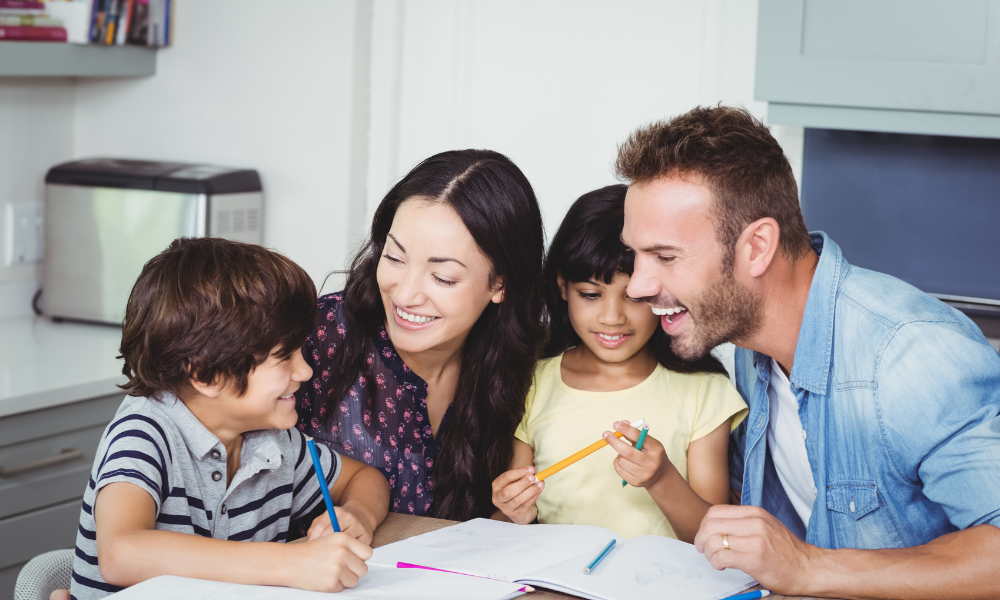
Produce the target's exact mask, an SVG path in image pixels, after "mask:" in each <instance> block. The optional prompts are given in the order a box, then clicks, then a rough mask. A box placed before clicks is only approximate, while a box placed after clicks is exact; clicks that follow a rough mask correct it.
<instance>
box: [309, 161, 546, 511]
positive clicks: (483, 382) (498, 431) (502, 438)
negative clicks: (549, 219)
mask: <svg viewBox="0 0 1000 600" xmlns="http://www.w3.org/2000/svg"><path fill="white" fill-rule="evenodd" d="M416 196H420V197H426V198H432V199H435V200H437V201H439V202H444V203H446V204H448V205H449V206H450V207H452V208H453V209H454V210H455V212H456V213H458V216H459V217H460V218H461V219H462V222H463V223H464V224H465V226H466V228H468V230H469V233H470V234H472V238H473V239H474V240H475V241H476V244H477V245H478V246H479V249H480V250H481V251H482V252H483V254H484V255H485V256H486V257H487V258H488V259H489V261H490V264H491V266H492V272H491V276H490V285H491V286H493V285H495V284H496V283H498V282H502V284H503V289H504V297H503V301H502V302H500V303H499V304H494V303H490V304H489V305H488V306H487V307H486V310H484V311H483V313H482V315H480V317H479V320H477V321H476V323H475V324H474V325H473V326H472V330H471V331H470V332H469V336H468V338H467V339H466V342H465V346H464V347H463V349H462V363H461V369H460V373H461V374H460V375H459V378H458V385H457V387H456V389H455V398H454V400H453V402H452V406H451V413H450V416H449V421H448V425H447V427H445V428H444V430H443V431H442V432H441V433H440V436H441V438H440V450H439V451H438V454H437V460H436V462H435V465H434V476H433V477H434V504H433V506H432V507H431V513H432V514H433V515H434V516H437V517H441V518H448V519H457V520H466V519H470V518H474V517H488V516H490V515H491V514H492V513H493V511H494V506H493V502H492V500H491V491H492V490H491V484H492V482H493V480H494V479H495V478H496V477H497V476H498V475H500V474H501V473H503V472H504V471H506V470H507V469H508V467H509V466H510V461H511V458H512V455H513V444H512V440H513V439H514V430H515V429H516V428H517V425H518V423H520V421H521V418H522V417H523V416H524V399H525V397H526V396H527V393H528V388H529V387H530V386H531V378H532V375H533V373H534V367H535V362H536V361H537V359H538V355H539V351H540V350H541V346H542V344H543V343H544V339H545V329H544V326H543V324H542V304H543V301H542V283H541V275H542V256H543V253H544V243H545V242H544V234H543V230H542V217H541V211H540V210H539V208H538V201H537V200H536V199H535V193H534V191H533V190H532V189H531V184H530V183H528V180H527V178H526V177H525V176H524V174H523V173H522V172H521V170H520V169H518V168H517V166H515V165H514V163H513V162H511V161H510V159H509V158H507V157H506V156H504V155H502V154H499V153H497V152H491V151H488V150H456V151H451V152H442V153H441V154H436V155H434V156H432V157H430V158H428V159H427V160H425V161H423V162H422V163H420V164H419V165H417V166H416V167H415V168H414V169H413V170H412V171H410V172H409V173H408V174H407V175H406V177H404V178H403V179H402V180H401V181H400V182H399V183H397V184H396V185H395V186H394V187H393V188H392V189H391V190H389V193H388V194H386V195H385V198H383V199H382V202H381V203H380V204H379V207H378V210H376V211H375V218H374V220H373V221H372V228H371V233H370V235H369V238H368V240H367V241H366V243H365V245H364V246H363V247H362V249H361V251H360V252H359V253H358V254H357V256H355V258H354V261H353V263H352V264H351V270H350V272H349V273H348V276H347V285H346V287H345V289H344V313H345V317H346V320H347V339H346V340H345V342H346V343H345V345H344V348H345V350H344V351H343V352H338V353H337V354H336V355H335V356H334V361H335V363H334V365H333V369H331V371H332V372H333V373H335V375H334V376H333V377H331V378H330V380H329V381H328V384H327V388H326V389H324V392H325V393H326V397H327V398H328V399H329V400H328V402H330V403H331V404H332V405H333V406H328V407H327V411H326V414H327V415H334V414H335V413H336V412H337V411H336V410H331V409H333V408H335V407H336V405H337V404H339V403H340V402H341V401H342V399H343V398H344V397H345V396H346V395H347V394H348V390H350V388H351V386H352V385H353V383H354V381H355V380H356V378H357V376H358V374H359V373H363V374H364V375H365V377H366V378H367V379H368V380H369V381H372V380H373V379H374V377H372V373H371V368H370V367H369V366H368V365H367V364H366V361H365V358H366V355H367V353H368V352H369V349H370V348H371V346H372V341H373V340H372V338H373V336H375V335H378V331H379V327H380V326H381V325H383V324H384V322H385V320H386V314H385V309H384V308H383V304H382V298H381V295H380V292H379V287H378V282H377V281H376V270H377V269H378V263H379V260H380V259H381V257H382V252H383V249H384V248H385V240H386V236H387V234H388V233H389V228H390V227H391V226H392V220H393V217H394V216H395V214H396V210H397V209H398V208H399V206H400V205H401V204H402V203H403V202H405V201H406V200H408V199H410V198H413V197H416ZM427 234H428V235H433V234H434V232H431V231H429V232H427Z"/></svg>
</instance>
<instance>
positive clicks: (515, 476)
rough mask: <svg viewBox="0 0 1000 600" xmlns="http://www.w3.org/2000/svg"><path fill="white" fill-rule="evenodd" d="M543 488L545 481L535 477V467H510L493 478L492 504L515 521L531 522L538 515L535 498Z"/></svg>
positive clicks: (521, 522)
mask: <svg viewBox="0 0 1000 600" xmlns="http://www.w3.org/2000/svg"><path fill="white" fill-rule="evenodd" d="M543 489H545V482H544V481H538V480H537V479H535V467H521V468H519V469H511V470H510V471H507V472H506V473H502V474H501V475H500V476H499V477H497V478H496V479H494V480H493V505H494V506H496V507H497V508H499V509H500V512H502V513H503V514H505V515H507V518H508V519H510V520H511V521H513V522H515V523H519V524H521V525H524V524H527V523H531V522H532V521H534V520H535V517H537V516H538V507H537V506H535V500H536V499H537V498H538V495H539V494H541V493H542V490H543Z"/></svg>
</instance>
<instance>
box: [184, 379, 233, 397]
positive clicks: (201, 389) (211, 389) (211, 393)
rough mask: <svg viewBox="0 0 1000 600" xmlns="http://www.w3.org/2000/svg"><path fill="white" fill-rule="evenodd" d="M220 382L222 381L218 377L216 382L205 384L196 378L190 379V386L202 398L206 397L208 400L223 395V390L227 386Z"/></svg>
mask: <svg viewBox="0 0 1000 600" xmlns="http://www.w3.org/2000/svg"><path fill="white" fill-rule="evenodd" d="M220 381H221V379H220V378H219V377H216V378H215V381H213V382H212V383H205V382H204V381H200V380H198V379H197V378H195V377H188V384H190V385H191V388H192V389H194V391H196V392H198V393H199V394H201V395H202V396H206V397H208V398H218V397H219V395H220V394H221V393H222V388H223V387H225V386H224V385H223V384H221V383H220Z"/></svg>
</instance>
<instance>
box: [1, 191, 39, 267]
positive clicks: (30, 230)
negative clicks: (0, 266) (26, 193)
mask: <svg viewBox="0 0 1000 600" xmlns="http://www.w3.org/2000/svg"><path fill="white" fill-rule="evenodd" d="M43 215H44V212H43V209H42V203H41V202H37V201H36V202H12V203H10V204H8V205H7V214H6V219H5V220H6V221H7V232H6V236H5V237H6V238H7V251H6V253H5V255H6V263H7V266H13V265H27V264H31V263H36V262H38V261H40V260H42V256H43V253H44V248H45V240H44V220H43V219H44V217H43Z"/></svg>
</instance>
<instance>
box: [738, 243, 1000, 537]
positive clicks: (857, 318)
mask: <svg viewBox="0 0 1000 600" xmlns="http://www.w3.org/2000/svg"><path fill="white" fill-rule="evenodd" d="M812 241H813V248H814V249H815V251H816V252H817V253H818V254H819V255H820V259H819V264H818V265H817V267H816V272H815V274H814V276H813V280H812V284H811V286H810V288H809V298H808V300H807V302H806V307H805V313H804V314H803V317H802V326H801V328H800V330H799V338H798V342H797V344H796V347H795V359H794V363H793V365H792V372H791V376H790V377H789V381H790V382H791V390H792V392H793V393H794V394H795V398H796V399H797V400H798V403H799V417H800V418H801V420H802V427H803V429H804V430H805V433H806V452H807V453H808V455H809V466H810V467H811V468H812V473H813V483H814V485H815V486H816V488H817V496H816V503H815V504H814V505H813V511H812V517H811V518H810V520H809V523H808V524H803V523H802V521H801V519H800V518H799V517H798V514H797V513H796V512H795V510H794V508H792V505H791V502H790V501H789V500H788V496H787V495H786V494H785V491H784V488H783V487H782V485H781V482H780V481H779V479H778V476H777V472H776V471H775V469H774V464H773V462H772V460H771V455H770V452H769V450H768V447H767V436H766V435H765V434H766V432H767V424H768V409H769V402H768V395H767V389H768V385H769V383H770V379H771V367H770V357H768V356H765V355H763V354H761V353H759V352H752V351H750V350H745V349H742V348H738V349H737V350H736V384H737V389H738V390H739V392H740V394H741V395H742V396H743V398H744V400H746V403H747V405H749V407H750V414H749V416H748V417H747V418H746V420H745V421H744V422H743V423H742V424H741V425H740V427H739V428H737V429H736V431H734V432H733V444H732V445H731V449H730V453H731V454H730V473H731V477H732V485H733V489H736V490H740V489H742V498H743V504H746V505H754V506H760V507H762V508H764V509H765V510H767V511H768V512H770V513H771V514H772V515H774V516H775V517H776V518H778V519H779V520H781V521H782V523H784V524H785V525H786V526H787V527H788V528H789V529H790V530H791V531H792V532H794V533H795V534H796V535H798V536H799V537H800V538H802V539H805V541H806V542H808V543H810V544H814V545H816V546H821V547H824V548H860V549H875V548H900V547H908V546H917V545H920V544H924V543H927V542H929V541H931V540H933V539H935V538H937V537H939V536H941V535H944V534H946V533H949V532H953V531H956V530H960V529H965V528H967V527H972V526H974V525H980V524H983V523H989V524H992V525H994V526H997V527H1000V416H998V415H1000V355H998V354H997V351H996V350H994V349H993V348H992V347H991V346H990V345H989V344H988V343H987V342H986V339H985V338H984V337H983V335H982V332H981V331H980V330H979V328H978V327H976V325H975V324H974V323H972V321H970V320H969V319H968V318H967V317H965V316H964V315H963V314H961V313H960V312H958V311H957V310H955V309H953V308H951V307H949V306H947V305H946V304H944V303H942V302H940V301H938V300H936V299H934V298H932V297H930V296H928V295H927V294H924V293H922V292H920V291H919V290H917V289H916V288H914V287H912V286H910V285H909V284H906V283H904V282H902V281H900V280H898V279H896V278H894V277H890V276H888V275H883V274H880V273H875V272H872V271H868V270H865V269H859V268H857V267H852V266H851V265H849V264H848V263H847V261H845V260H844V258H843V256H842V255H841V252H840V248H839V247H838V246H837V245H836V244H835V243H834V242H833V241H832V240H831V239H830V238H828V237H827V236H826V234H824V233H821V232H820V233H814V234H812Z"/></svg>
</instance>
